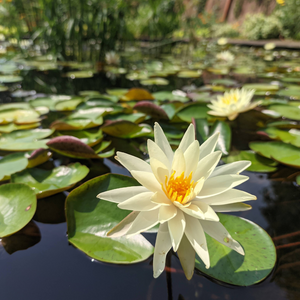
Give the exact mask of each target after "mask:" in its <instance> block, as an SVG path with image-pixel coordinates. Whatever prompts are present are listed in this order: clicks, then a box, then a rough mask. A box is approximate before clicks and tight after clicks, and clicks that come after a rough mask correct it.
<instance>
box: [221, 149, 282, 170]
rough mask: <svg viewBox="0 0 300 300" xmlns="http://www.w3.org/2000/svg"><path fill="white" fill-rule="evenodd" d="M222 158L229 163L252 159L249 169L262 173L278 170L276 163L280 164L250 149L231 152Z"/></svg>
mask: <svg viewBox="0 0 300 300" xmlns="http://www.w3.org/2000/svg"><path fill="white" fill-rule="evenodd" d="M222 160H223V161H224V162H225V163H227V164H228V163H231V162H235V161H240V160H248V161H251V166H250V167H248V168H247V170H248V171H252V172H262V173H268V172H274V171H276V170H277V168H276V165H277V164H278V163H276V162H274V161H273V160H272V159H269V158H266V157H263V156H260V155H258V154H257V153H254V152H253V151H250V150H248V151H238V152H233V153H230V155H229V156H227V157H224V158H222Z"/></svg>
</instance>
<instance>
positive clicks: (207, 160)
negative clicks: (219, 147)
mask: <svg viewBox="0 0 300 300" xmlns="http://www.w3.org/2000/svg"><path fill="white" fill-rule="evenodd" d="M221 156H222V152H221V151H216V152H212V153H210V154H208V155H206V156H205V157H204V158H202V159H201V160H200V161H199V162H198V165H197V169H196V170H195V171H194V173H193V180H195V181H197V180H199V179H200V178H201V177H204V178H205V179H206V178H208V177H209V176H210V174H211V173H212V172H213V170H214V169H215V167H216V165H217V164H218V162H219V160H220V158H221Z"/></svg>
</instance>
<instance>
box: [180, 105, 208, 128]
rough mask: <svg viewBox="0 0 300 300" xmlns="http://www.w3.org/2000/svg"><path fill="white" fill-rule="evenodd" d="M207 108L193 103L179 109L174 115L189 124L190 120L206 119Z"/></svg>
mask: <svg viewBox="0 0 300 300" xmlns="http://www.w3.org/2000/svg"><path fill="white" fill-rule="evenodd" d="M208 111H209V108H208V107H207V106H206V105H203V104H198V103H196V104H195V103H193V104H188V105H186V106H184V107H183V108H180V109H179V111H178V112H177V113H176V115H177V116H178V117H179V118H180V119H181V120H183V121H185V122H189V123H190V122H191V121H192V118H197V119H203V118H207V112H208Z"/></svg>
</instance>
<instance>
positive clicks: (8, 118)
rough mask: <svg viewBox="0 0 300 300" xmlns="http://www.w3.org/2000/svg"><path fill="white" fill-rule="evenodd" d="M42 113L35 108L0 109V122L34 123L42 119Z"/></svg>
mask: <svg viewBox="0 0 300 300" xmlns="http://www.w3.org/2000/svg"><path fill="white" fill-rule="evenodd" d="M39 117H40V115H39V114H38V113H37V112H36V111H35V110H33V109H14V108H11V109H6V110H0V124H1V125H6V124H8V123H12V122H13V123H15V124H17V125H24V124H32V123H37V122H39V121H40V118H39Z"/></svg>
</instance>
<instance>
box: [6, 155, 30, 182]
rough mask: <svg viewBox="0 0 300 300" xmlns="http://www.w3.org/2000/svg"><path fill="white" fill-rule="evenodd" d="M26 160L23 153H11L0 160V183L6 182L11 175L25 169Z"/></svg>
mask: <svg viewBox="0 0 300 300" xmlns="http://www.w3.org/2000/svg"><path fill="white" fill-rule="evenodd" d="M27 164H28V159H27V158H26V157H25V154H24V153H12V154H9V155H7V156H5V157H3V158H2V159H1V160H0V181H1V180H8V179H9V178H10V175H11V174H14V173H16V172H19V171H22V170H24V169H25V168H26V167H27Z"/></svg>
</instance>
